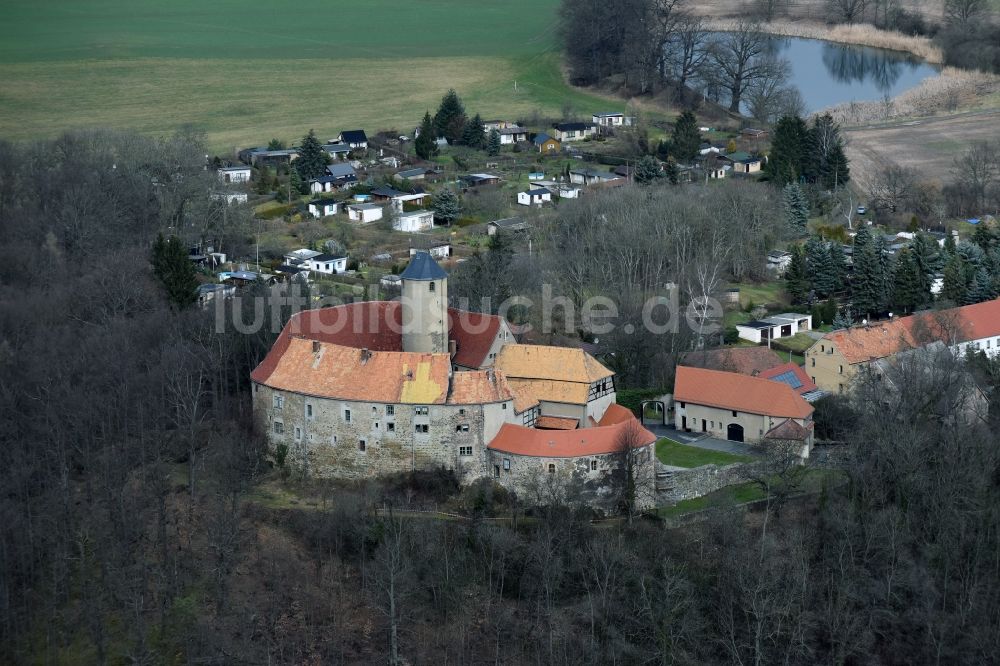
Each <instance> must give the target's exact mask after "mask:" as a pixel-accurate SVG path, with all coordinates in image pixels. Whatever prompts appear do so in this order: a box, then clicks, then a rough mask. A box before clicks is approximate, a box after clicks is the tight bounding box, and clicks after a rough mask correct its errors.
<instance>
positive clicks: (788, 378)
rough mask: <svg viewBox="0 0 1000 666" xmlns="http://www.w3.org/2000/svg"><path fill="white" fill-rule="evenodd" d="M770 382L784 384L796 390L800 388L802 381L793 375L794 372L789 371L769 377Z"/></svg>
mask: <svg viewBox="0 0 1000 666" xmlns="http://www.w3.org/2000/svg"><path fill="white" fill-rule="evenodd" d="M771 381H775V382H784V383H785V384H788V385H789V386H791V387H792V388H793V389H797V388H799V387H801V386H802V380H801V379H799V376H798V375H796V374H795V371H794V370H789V371H788V372H783V373H781V374H780V375H775V376H774V377H771Z"/></svg>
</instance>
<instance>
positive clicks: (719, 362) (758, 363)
mask: <svg viewBox="0 0 1000 666" xmlns="http://www.w3.org/2000/svg"><path fill="white" fill-rule="evenodd" d="M681 364H682V365H686V366H689V367H693V368H708V369H710V370H726V371H729V372H738V373H740V374H741V375H759V374H761V373H763V372H764V371H765V370H768V369H770V368H776V367H778V366H780V365H783V364H784V361H783V360H782V358H781V357H780V356H778V354H777V352H775V351H774V350H773V349H768V348H767V347H724V348H722V349H706V350H699V351H693V352H688V353H687V354H684V356H683V357H682V358H681Z"/></svg>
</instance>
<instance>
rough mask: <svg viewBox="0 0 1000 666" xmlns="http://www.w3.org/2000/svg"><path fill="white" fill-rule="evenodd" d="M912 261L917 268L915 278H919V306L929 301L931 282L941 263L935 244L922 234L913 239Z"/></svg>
mask: <svg viewBox="0 0 1000 666" xmlns="http://www.w3.org/2000/svg"><path fill="white" fill-rule="evenodd" d="M912 248H913V261H914V263H915V264H916V266H917V276H918V277H919V278H920V293H921V304H923V303H927V302H928V301H930V295H931V281H932V280H933V279H934V275H935V274H936V273H937V272H938V271H939V270H941V267H942V265H943V261H942V258H941V253H940V252H939V251H938V246H937V243H935V242H933V241H930V240H928V239H927V236H926V235H925V234H922V233H919V232H918V233H917V235H916V236H915V237H914V238H913V246H912Z"/></svg>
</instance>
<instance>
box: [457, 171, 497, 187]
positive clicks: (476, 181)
mask: <svg viewBox="0 0 1000 666" xmlns="http://www.w3.org/2000/svg"><path fill="white" fill-rule="evenodd" d="M461 180H462V183H463V184H464V185H465V186H466V187H482V186H484V185H496V184H498V183H499V182H500V181H501V180H502V179H501V178H500V176H496V175H494V174H492V173H470V174H469V175H467V176H462V178H461Z"/></svg>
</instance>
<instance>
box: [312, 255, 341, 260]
mask: <svg viewBox="0 0 1000 666" xmlns="http://www.w3.org/2000/svg"><path fill="white" fill-rule="evenodd" d="M338 259H347V257H345V256H343V255H340V254H318V255H316V256H315V257H313V258H312V260H313V261H337V260H338Z"/></svg>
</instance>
